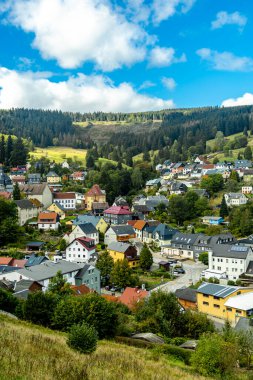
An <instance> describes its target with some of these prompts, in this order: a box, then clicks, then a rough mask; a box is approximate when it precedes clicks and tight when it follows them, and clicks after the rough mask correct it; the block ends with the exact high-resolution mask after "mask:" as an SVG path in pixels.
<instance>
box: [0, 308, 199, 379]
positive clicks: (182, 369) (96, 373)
mask: <svg viewBox="0 0 253 380" xmlns="http://www.w3.org/2000/svg"><path fill="white" fill-rule="evenodd" d="M0 323H1V329H0V341H1V345H0V361H1V365H0V379H1V380H7V379H12V380H34V379H36V380H94V379H96V380H118V379H121V380H136V379H143V380H178V379H184V380H204V379H206V378H204V377H202V376H198V375H195V374H193V373H192V372H191V369H190V367H187V366H186V365H184V364H182V362H177V361H175V359H174V361H173V359H171V360H170V358H169V357H168V356H165V355H163V354H159V353H158V352H157V353H156V352H154V351H151V350H145V349H140V348H135V347H129V346H126V345H124V344H119V343H115V342H113V341H100V342H99V344H98V348H97V350H96V352H95V353H93V354H91V355H83V354H79V353H78V352H75V351H73V350H72V349H70V348H69V347H68V346H67V344H66V335H65V334H63V333H58V332H54V331H52V330H49V329H46V328H42V327H39V326H35V325H32V324H29V323H27V322H21V321H16V320H12V319H11V318H9V317H6V316H3V315H0Z"/></svg>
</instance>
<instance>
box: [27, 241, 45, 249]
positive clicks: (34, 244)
mask: <svg viewBox="0 0 253 380" xmlns="http://www.w3.org/2000/svg"><path fill="white" fill-rule="evenodd" d="M45 244H46V243H45V242H44V241H28V242H27V243H26V246H27V247H28V246H29V247H36V248H37V247H42V246H43V245H45Z"/></svg>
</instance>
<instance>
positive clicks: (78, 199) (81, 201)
mask: <svg viewBox="0 0 253 380" xmlns="http://www.w3.org/2000/svg"><path fill="white" fill-rule="evenodd" d="M84 199H85V195H84V194H82V193H76V204H77V205H80V206H83V207H84Z"/></svg>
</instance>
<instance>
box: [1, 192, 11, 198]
mask: <svg viewBox="0 0 253 380" xmlns="http://www.w3.org/2000/svg"><path fill="white" fill-rule="evenodd" d="M0 197H1V198H4V199H11V193H9V192H8V191H0Z"/></svg>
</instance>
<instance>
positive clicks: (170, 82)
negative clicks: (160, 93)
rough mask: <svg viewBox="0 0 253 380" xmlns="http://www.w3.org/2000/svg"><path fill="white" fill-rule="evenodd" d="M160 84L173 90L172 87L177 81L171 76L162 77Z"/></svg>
mask: <svg viewBox="0 0 253 380" xmlns="http://www.w3.org/2000/svg"><path fill="white" fill-rule="evenodd" d="M162 84H163V85H164V87H166V88H167V89H169V90H174V88H175V87H176V85H177V83H176V82H175V80H174V79H173V78H167V77H163V78H162Z"/></svg>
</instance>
